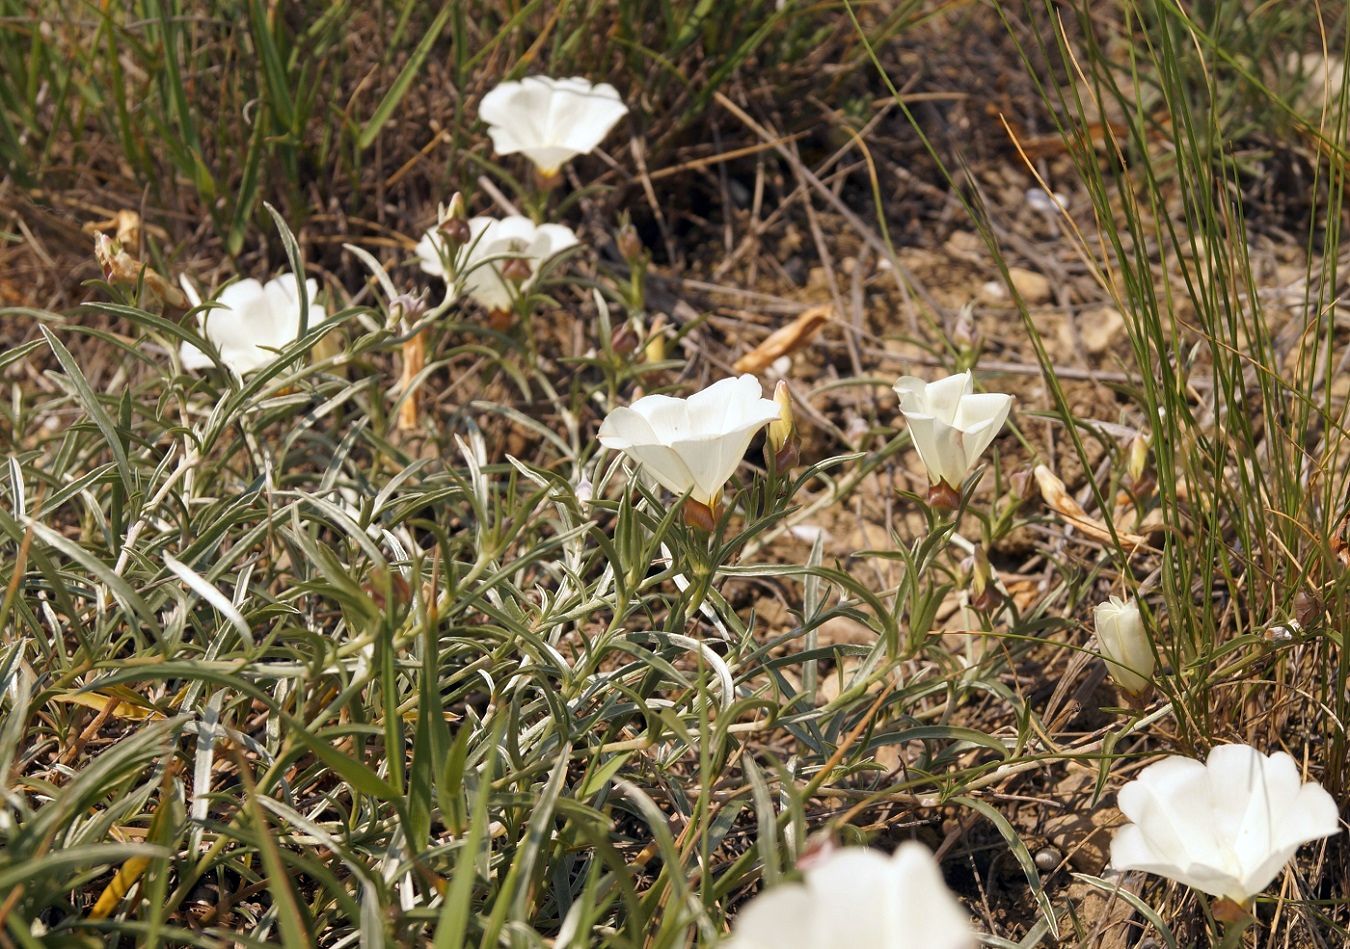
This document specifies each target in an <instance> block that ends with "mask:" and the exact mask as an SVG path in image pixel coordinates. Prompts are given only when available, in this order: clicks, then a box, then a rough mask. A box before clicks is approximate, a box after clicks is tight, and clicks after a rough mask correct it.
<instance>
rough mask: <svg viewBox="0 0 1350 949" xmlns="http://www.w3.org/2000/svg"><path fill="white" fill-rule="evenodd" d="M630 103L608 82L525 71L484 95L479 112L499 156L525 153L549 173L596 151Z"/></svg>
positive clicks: (626, 110)
mask: <svg viewBox="0 0 1350 949" xmlns="http://www.w3.org/2000/svg"><path fill="white" fill-rule="evenodd" d="M627 114H628V107H627V106H625V105H624V104H623V100H621V99H620V98H619V93H618V90H616V89H615V88H614V87H613V86H611V85H609V84H608V83H604V82H602V83H600V84H599V85H598V86H597V85H592V84H591V83H590V82H588V81H586V80H585V79H575V78H574V79H550V78H549V77H548V76H527V77H526V78H524V79H522V80H520V81H519V82H504V83H502V84H501V85H499V86H497V88H495V89H493V90H492V91H491V92H489V93H488V94H487V95H485V96H483V101H482V102H481V103H479V106H478V115H479V117H480V118H481V119H482V120H483V121H484V122H486V123H487V124H488V135H490V136H492V146H493V148H494V149H496V152H497V154H498V155H514V154H515V153H516V152H521V153H523V154H524V155H525V157H526V158H528V159H529V160H530V161H532V162H534V164H535V165H536V166H537V167H538V168H539V171H540V172H541V173H542V174H543V175H545V176H546V177H551V176H553V175H556V174H557V173H558V169H559V168H560V167H561V166H562V165H563V163H564V162H567V161H570V160H572V159H573V158H575V157H576V156H577V155H584V154H586V153H587V152H589V151H591V150H593V149H594V148H595V147H596V146H597V145H599V144H600V142H601V141H602V140H603V139H604V137H605V136H606V135H608V134H609V131H610V129H612V128H614V125H615V123H617V122H618V121H619V119H621V118H623V117H624V116H625V115H627Z"/></svg>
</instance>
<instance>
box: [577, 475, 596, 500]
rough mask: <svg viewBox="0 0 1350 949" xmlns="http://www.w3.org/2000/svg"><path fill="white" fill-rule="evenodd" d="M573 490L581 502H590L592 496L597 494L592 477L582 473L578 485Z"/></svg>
mask: <svg viewBox="0 0 1350 949" xmlns="http://www.w3.org/2000/svg"><path fill="white" fill-rule="evenodd" d="M572 491H573V493H574V494H575V495H576V498H577V500H578V501H579V502H580V503H582V504H589V503H590V500H591V498H592V497H593V496H594V495H595V486H594V485H592V484H591V479H590V478H588V477H586V476H585V475H582V476H581V480H580V481H578V482H577V483H576V487H575V488H573V489H572Z"/></svg>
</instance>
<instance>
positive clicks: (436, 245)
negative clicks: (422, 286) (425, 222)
mask: <svg viewBox="0 0 1350 949" xmlns="http://www.w3.org/2000/svg"><path fill="white" fill-rule="evenodd" d="M440 246H441V241H440V235H438V234H437V233H436V231H435V230H434V229H432V230H429V231H427V232H426V233H425V234H423V235H422V239H421V240H420V241H418V242H417V250H416V254H417V262H418V264H420V265H421V267H422V270H423V271H425V272H426V273H429V274H431V275H432V276H433V277H440V278H441V279H442V280H444V279H445V264H444V263H442V262H441V252H440Z"/></svg>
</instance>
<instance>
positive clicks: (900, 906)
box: [730, 841, 974, 949]
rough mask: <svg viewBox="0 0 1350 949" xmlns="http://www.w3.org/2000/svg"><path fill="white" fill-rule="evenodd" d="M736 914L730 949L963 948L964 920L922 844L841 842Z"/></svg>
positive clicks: (967, 941) (966, 941) (968, 941)
mask: <svg viewBox="0 0 1350 949" xmlns="http://www.w3.org/2000/svg"><path fill="white" fill-rule="evenodd" d="M803 876H804V882H803V883H788V884H784V885H783V886H776V887H774V888H773V889H770V890H766V891H765V892H764V893H761V894H760V895H759V896H757V897H755V899H753V900H751V901H750V903H749V904H747V905H746V906H745V908H744V909H742V910H741V911H740V913H739V915H738V916H737V917H736V922H735V930H734V933H733V935H732V937H731V941H730V946H731V947H733V949H798V947H800V949H862V947H872V946H876V947H885V949H968V947H970V946H973V945H974V940H973V939H972V937H971V933H970V920H969V917H968V916H967V915H966V912H965V910H963V909H962V908H961V904H960V903H958V902H957V900H956V897H954V896H952V894H951V891H949V890H948V889H947V887H946V885H945V884H944V883H943V882H942V872H941V871H940V870H939V869H938V865H937V861H935V860H934V859H933V856H932V854H930V853H929V852H928V849H927V848H926V847H924V846H923V844H919V843H914V842H912V841H911V842H909V843H906V844H902V845H901V846H900V849H898V850H897V851H896V852H895V855H894V856H892V857H887V856H884V855H883V854H881V853H878V852H877V851H875V850H869V849H867V848H865V847H845V848H843V849H841V850H837V851H835V852H833V853H831V854H830V855H829V856H827V857H825V858H824V859H822V860H821V861H820V862H818V863H813V864H812V865H811V866H810V867H809V868H808V869H807V870H806V872H805V873H804V875H803Z"/></svg>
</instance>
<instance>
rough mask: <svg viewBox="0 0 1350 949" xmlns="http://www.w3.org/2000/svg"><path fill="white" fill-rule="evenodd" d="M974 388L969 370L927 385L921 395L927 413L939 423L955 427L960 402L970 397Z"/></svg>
mask: <svg viewBox="0 0 1350 949" xmlns="http://www.w3.org/2000/svg"><path fill="white" fill-rule="evenodd" d="M974 387H975V380H974V379H972V378H971V375H970V370H966V371H965V372H958V373H957V374H956V375H954V376H947V377H946V378H945V379H938V380H937V381H936V382H930V383H928V386H927V388H926V389H925V390H924V394H923V396H924V401H925V403H926V405H927V411H928V413H929V414H931V415H932V416H933V417H934V418H936V419H937V420H938V421H940V422H946V423H947V424H948V425H955V424H956V413H957V410H958V409H959V408H960V405H961V400H962V399H963V398H965V397H966V396H968V395H970V393H971V391H972V390H973V389H974Z"/></svg>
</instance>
